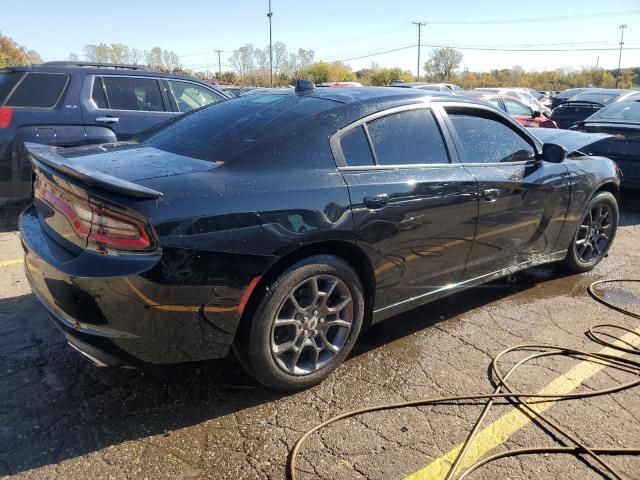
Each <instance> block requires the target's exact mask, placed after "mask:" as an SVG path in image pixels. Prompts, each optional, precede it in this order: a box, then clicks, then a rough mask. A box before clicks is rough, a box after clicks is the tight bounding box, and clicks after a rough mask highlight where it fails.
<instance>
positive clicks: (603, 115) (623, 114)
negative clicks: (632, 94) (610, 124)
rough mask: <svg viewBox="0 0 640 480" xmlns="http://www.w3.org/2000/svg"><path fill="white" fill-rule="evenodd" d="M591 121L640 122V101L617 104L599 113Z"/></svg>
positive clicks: (592, 116)
mask: <svg viewBox="0 0 640 480" xmlns="http://www.w3.org/2000/svg"><path fill="white" fill-rule="evenodd" d="M589 120H622V121H631V122H640V101H634V100H630V101H628V102H617V103H612V104H611V105H609V106H607V107H605V108H603V109H602V110H599V111H597V112H596V113H594V114H593V115H591V117H590V118H589Z"/></svg>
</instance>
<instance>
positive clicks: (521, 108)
mask: <svg viewBox="0 0 640 480" xmlns="http://www.w3.org/2000/svg"><path fill="white" fill-rule="evenodd" d="M504 104H505V106H506V108H507V112H508V113H509V114H510V115H525V116H527V117H530V116H532V115H533V112H532V110H531V109H530V108H529V107H527V106H526V105H523V104H522V103H520V102H516V101H514V100H509V99H508V98H505V99H504Z"/></svg>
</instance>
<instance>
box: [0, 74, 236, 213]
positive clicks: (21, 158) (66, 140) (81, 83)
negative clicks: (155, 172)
mask: <svg viewBox="0 0 640 480" xmlns="http://www.w3.org/2000/svg"><path fill="white" fill-rule="evenodd" d="M227 98H228V97H227V96H226V95H225V94H223V93H222V92H220V91H218V90H216V89H215V88H214V87H213V86H212V85H210V84H208V83H206V82H202V81H200V80H197V79H194V78H190V77H184V76H180V75H172V74H169V73H162V72H158V71H153V70H148V69H146V68H144V67H138V66H130V65H113V64H92V63H78V62H48V63H43V64H41V65H34V66H32V67H8V68H2V69H0V203H6V202H8V201H14V200H19V199H23V198H29V196H30V195H31V180H32V179H31V176H32V174H31V163H30V162H29V159H28V156H27V154H26V151H25V150H24V148H23V145H24V143H25V142H38V143H44V144H49V145H56V146H62V147H70V146H75V145H86V144H91V143H105V142H115V141H118V140H128V139H130V138H132V137H133V136H135V135H137V134H139V133H140V132H142V131H143V130H146V129H147V128H150V127H153V126H155V125H157V124H159V123H161V122H164V121H165V120H168V119H170V118H173V117H175V116H177V115H180V114H182V113H184V112H189V111H191V110H194V109H196V108H200V107H202V106H204V105H209V104H211V103H217V102H220V101H223V100H225V99H227Z"/></svg>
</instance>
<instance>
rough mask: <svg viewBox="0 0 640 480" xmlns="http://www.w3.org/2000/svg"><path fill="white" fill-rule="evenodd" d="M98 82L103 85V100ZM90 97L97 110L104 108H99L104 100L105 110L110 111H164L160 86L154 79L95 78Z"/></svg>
mask: <svg viewBox="0 0 640 480" xmlns="http://www.w3.org/2000/svg"><path fill="white" fill-rule="evenodd" d="M100 80H101V81H102V83H103V85H104V89H103V93H104V94H105V99H102V98H101V94H100V88H99V83H100V82H99V81H100ZM96 84H98V86H96ZM92 95H93V100H94V101H95V102H96V105H97V106H98V108H104V107H100V105H101V104H103V105H104V101H105V100H106V105H107V107H106V108H108V109H110V110H135V111H144V112H164V111H165V106H164V102H163V100H162V93H161V92H160V86H159V85H158V80H156V79H155V78H142V77H125V76H118V77H96V79H95V81H94V84H93V92H92ZM101 102H102V103H101Z"/></svg>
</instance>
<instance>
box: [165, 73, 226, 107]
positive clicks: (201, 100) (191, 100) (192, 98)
mask: <svg viewBox="0 0 640 480" xmlns="http://www.w3.org/2000/svg"><path fill="white" fill-rule="evenodd" d="M167 83H168V84H169V88H170V89H171V93H172V94H173V98H174V99H175V101H176V105H177V106H178V111H179V112H189V111H191V110H195V109H196V108H200V107H204V106H205V105H209V104H211V103H216V102H220V101H222V100H223V98H222V97H221V96H220V95H216V94H215V93H213V92H212V91H210V90H207V89H206V88H204V87H202V86H200V85H197V84H195V83H190V82H181V81H179V80H167Z"/></svg>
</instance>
